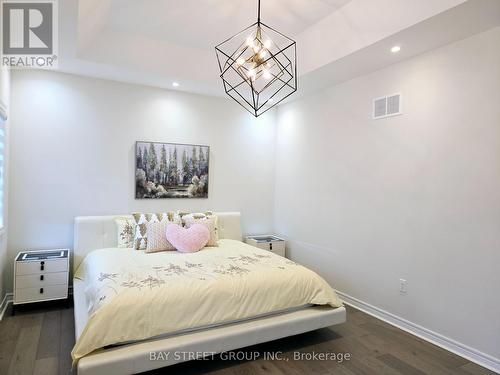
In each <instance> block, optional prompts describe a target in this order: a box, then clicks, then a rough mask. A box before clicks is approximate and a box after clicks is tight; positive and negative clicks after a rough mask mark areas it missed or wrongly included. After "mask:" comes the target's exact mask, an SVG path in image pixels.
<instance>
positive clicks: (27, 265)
mask: <svg viewBox="0 0 500 375" xmlns="http://www.w3.org/2000/svg"><path fill="white" fill-rule="evenodd" d="M67 270H68V261H67V259H55V260H42V261H36V262H16V276H19V275H32V274H40V273H43V272H64V271H67Z"/></svg>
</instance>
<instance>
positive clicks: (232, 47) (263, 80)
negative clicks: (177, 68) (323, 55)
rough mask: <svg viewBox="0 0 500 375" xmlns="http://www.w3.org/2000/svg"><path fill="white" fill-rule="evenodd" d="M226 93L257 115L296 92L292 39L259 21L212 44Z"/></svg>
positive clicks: (294, 50)
mask: <svg viewBox="0 0 500 375" xmlns="http://www.w3.org/2000/svg"><path fill="white" fill-rule="evenodd" d="M215 52H216V54H217V60H218V62H219V70H220V77H221V79H222V82H223V85H224V90H225V91H226V94H227V95H229V96H230V97H231V98H233V99H234V100H235V101H236V102H237V103H238V104H240V105H241V106H242V107H243V108H245V109H246V110H247V111H249V112H250V113H251V114H253V115H254V116H255V117H258V116H260V115H261V114H263V113H264V112H266V111H268V110H269V109H271V108H272V107H273V106H275V105H276V104H278V103H279V102H281V101H282V100H284V99H285V98H287V97H288V96H290V95H292V94H293V93H294V92H295V91H297V47H296V43H295V41H293V40H292V39H290V38H288V37H287V36H285V35H283V34H281V33H280V32H278V31H276V30H274V29H273V28H271V27H269V26H267V25H266V24H264V23H263V22H261V21H260V0H258V12H257V22H255V23H254V24H253V25H250V26H249V27H247V28H246V29H244V30H243V31H241V32H239V33H238V34H236V35H234V36H232V37H231V38H229V39H227V40H225V41H224V42H222V43H220V44H219V45H217V46H216V47H215Z"/></svg>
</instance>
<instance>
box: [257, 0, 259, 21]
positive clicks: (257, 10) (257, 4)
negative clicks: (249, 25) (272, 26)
mask: <svg viewBox="0 0 500 375" xmlns="http://www.w3.org/2000/svg"><path fill="white" fill-rule="evenodd" d="M257 23H260V0H258V3H257Z"/></svg>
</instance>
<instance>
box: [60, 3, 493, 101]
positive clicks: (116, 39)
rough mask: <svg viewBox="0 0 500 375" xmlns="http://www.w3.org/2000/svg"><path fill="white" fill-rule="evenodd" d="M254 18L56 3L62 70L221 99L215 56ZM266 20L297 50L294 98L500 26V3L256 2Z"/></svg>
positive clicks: (215, 6) (217, 8) (187, 8)
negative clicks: (395, 47)
mask: <svg viewBox="0 0 500 375" xmlns="http://www.w3.org/2000/svg"><path fill="white" fill-rule="evenodd" d="M256 13H257V4H256V1H248V0H246V1H243V0H183V1H178V0H141V1H137V0H64V1H60V2H59V20H60V22H59V68H58V69H59V70H61V71H65V72H70V73H75V74H80V75H86V76H94V77H100V78H106V79H112V80H117V81H123V82H131V83H137V84H143V85H150V86H156V87H161V88H169V89H172V83H173V82H174V81H175V82H178V83H180V86H179V87H178V88H176V89H177V90H181V91H187V92H193V93H199V94H205V95H213V96H223V94H224V91H223V89H222V85H221V83H220V82H219V79H218V68H217V62H216V61H217V60H216V57H215V53H214V46H215V45H216V44H218V43H219V42H221V41H222V40H224V39H226V38H227V37H229V36H231V35H233V34H235V33H237V32H239V31H240V30H242V29H243V28H245V27H246V26H248V25H250V24H252V23H253V22H255V20H256ZM262 20H263V21H264V22H265V23H266V24H268V25H270V26H272V27H273V28H275V29H278V30H279V31H281V32H283V33H284V34H286V35H287V36H289V37H291V38H294V39H295V40H296V41H297V49H298V51H297V52H298V67H299V95H300V94H301V93H302V94H304V93H306V92H311V91H314V90H317V89H319V88H321V87H324V86H325V85H330V84H334V83H336V82H341V81H343V80H347V79H350V78H353V77H355V76H357V75H359V74H364V73H367V72H370V71H373V70H376V69H380V68H381V67H383V66H387V65H390V64H393V63H395V62H398V61H401V60H403V59H405V58H409V57H411V56H414V55H415V54H418V53H422V52H425V51H427V50H430V49H433V48H436V47H439V46H440V45H444V44H447V43H450V42H453V41H455V40H459V39H463V38H465V37H467V36H469V35H472V34H475V33H478V32H481V31H483V30H486V29H488V28H491V27H494V26H497V25H500V1H498V0H468V1H465V0H405V1H401V0H262ZM393 44H398V45H401V46H402V50H401V52H400V53H399V54H397V55H394V54H391V53H390V52H389V49H390V47H391V46H392V45H393ZM299 95H296V97H298V96H299Z"/></svg>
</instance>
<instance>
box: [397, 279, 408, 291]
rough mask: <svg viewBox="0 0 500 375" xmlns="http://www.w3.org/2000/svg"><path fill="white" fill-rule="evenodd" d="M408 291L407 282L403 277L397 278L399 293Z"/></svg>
mask: <svg viewBox="0 0 500 375" xmlns="http://www.w3.org/2000/svg"><path fill="white" fill-rule="evenodd" d="M407 292H408V282H407V281H406V280H405V279H399V293H400V294H406V293H407Z"/></svg>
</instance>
